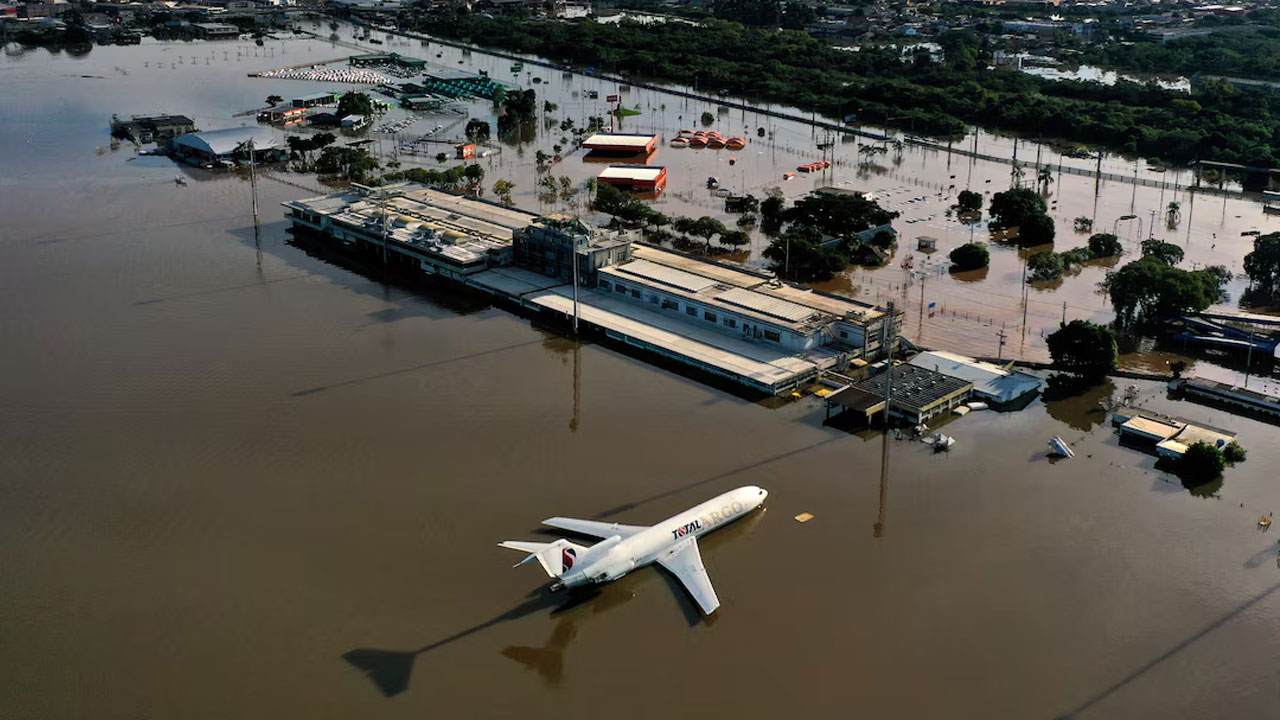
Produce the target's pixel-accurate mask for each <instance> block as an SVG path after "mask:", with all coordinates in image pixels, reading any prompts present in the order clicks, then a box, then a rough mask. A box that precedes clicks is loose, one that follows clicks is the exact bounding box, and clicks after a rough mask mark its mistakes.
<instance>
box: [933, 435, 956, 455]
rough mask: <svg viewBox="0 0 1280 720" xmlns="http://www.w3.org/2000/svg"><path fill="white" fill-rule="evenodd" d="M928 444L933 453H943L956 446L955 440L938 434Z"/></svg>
mask: <svg viewBox="0 0 1280 720" xmlns="http://www.w3.org/2000/svg"><path fill="white" fill-rule="evenodd" d="M929 444H930V445H932V446H933V451H934V452H943V451H945V450H950V449H951V446H952V445H955V444H956V439H955V438H953V437H951V436H950V435H943V434H942V433H938V434H937V435H934V436H933V438H932V439H930V440H929Z"/></svg>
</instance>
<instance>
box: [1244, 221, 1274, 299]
mask: <svg viewBox="0 0 1280 720" xmlns="http://www.w3.org/2000/svg"><path fill="white" fill-rule="evenodd" d="M1244 272H1245V274H1246V275H1248V276H1249V285H1250V286H1251V289H1252V290H1253V292H1254V293H1255V294H1257V295H1258V296H1259V299H1261V300H1263V302H1264V303H1266V302H1276V301H1280V233H1268V234H1266V235H1263V236H1261V237H1259V238H1258V239H1256V240H1255V241H1254V243H1253V252H1251V253H1249V254H1248V255H1245V256H1244Z"/></svg>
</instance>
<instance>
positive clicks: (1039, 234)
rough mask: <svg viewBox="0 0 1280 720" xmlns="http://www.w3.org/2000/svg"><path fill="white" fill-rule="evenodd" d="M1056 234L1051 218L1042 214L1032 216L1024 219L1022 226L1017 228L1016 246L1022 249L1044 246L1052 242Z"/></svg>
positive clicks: (1056, 230) (1055, 227)
mask: <svg viewBox="0 0 1280 720" xmlns="http://www.w3.org/2000/svg"><path fill="white" fill-rule="evenodd" d="M1057 232H1058V229H1057V226H1056V225H1055V224H1054V222H1053V218H1051V217H1049V216H1048V215H1045V214H1044V213H1041V214H1039V215H1032V216H1030V217H1028V218H1026V219H1024V220H1023V221H1022V225H1020V226H1018V244H1019V245H1021V246H1023V247H1034V246H1036V245H1045V244H1047V243H1051V242H1053V238H1054V236H1055V235H1056V234H1057Z"/></svg>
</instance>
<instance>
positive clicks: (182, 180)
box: [173, 175, 187, 185]
mask: <svg viewBox="0 0 1280 720" xmlns="http://www.w3.org/2000/svg"><path fill="white" fill-rule="evenodd" d="M173 181H174V182H175V183H177V184H178V185H186V184H187V181H186V178H184V177H182V176H181V175H178V176H177V177H175V178H174V179H173Z"/></svg>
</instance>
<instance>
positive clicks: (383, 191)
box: [378, 188, 387, 267]
mask: <svg viewBox="0 0 1280 720" xmlns="http://www.w3.org/2000/svg"><path fill="white" fill-rule="evenodd" d="M378 193H379V195H378V197H379V198H380V200H381V202H380V206H381V209H382V216H381V218H380V220H381V222H382V265H383V267H386V265H387V189H386V188H380V189H379V190H378Z"/></svg>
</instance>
